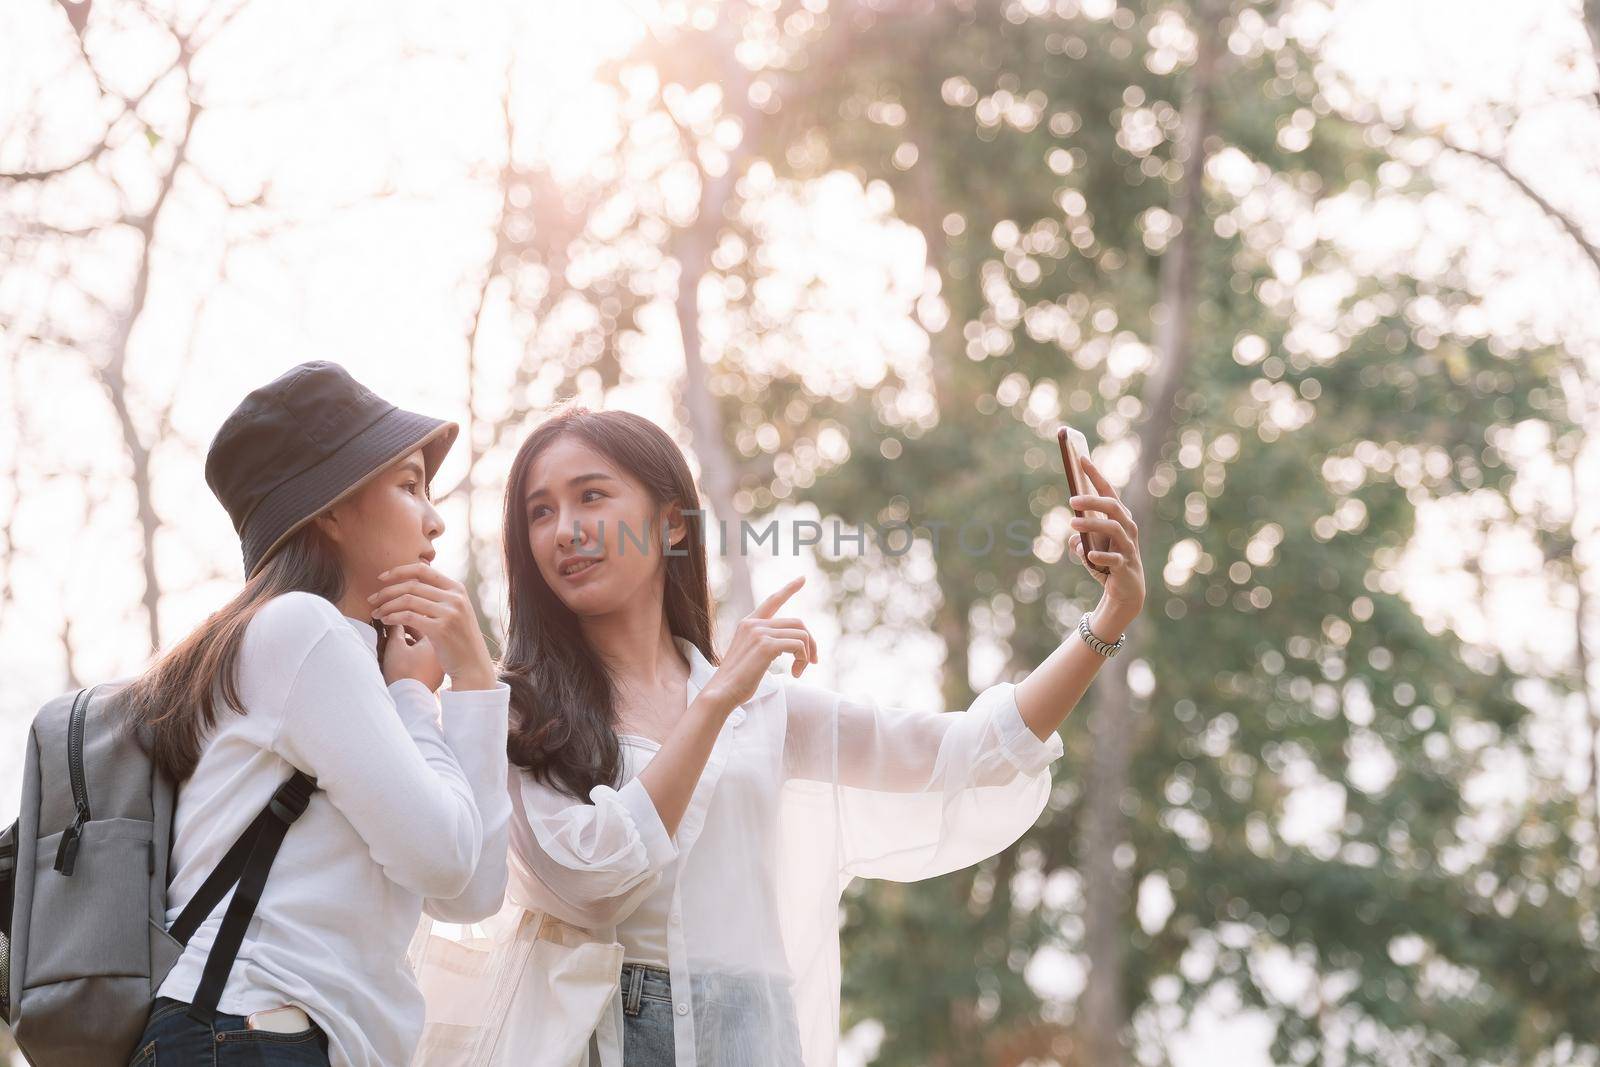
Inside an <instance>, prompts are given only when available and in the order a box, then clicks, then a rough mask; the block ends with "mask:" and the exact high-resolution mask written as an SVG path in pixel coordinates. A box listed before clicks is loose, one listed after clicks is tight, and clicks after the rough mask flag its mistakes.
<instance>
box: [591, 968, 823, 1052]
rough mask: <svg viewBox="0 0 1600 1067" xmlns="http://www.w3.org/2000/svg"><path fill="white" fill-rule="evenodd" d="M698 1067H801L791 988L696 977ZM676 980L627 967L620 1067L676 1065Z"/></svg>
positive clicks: (693, 984) (733, 978) (661, 971)
mask: <svg viewBox="0 0 1600 1067" xmlns="http://www.w3.org/2000/svg"><path fill="white" fill-rule="evenodd" d="M690 985H691V987H692V989H693V992H694V1001H695V1005H696V1008H695V1040H696V1043H697V1045H698V1046H699V1047H698V1048H697V1049H696V1050H695V1053H696V1054H695V1064H696V1065H697V1067H754V1065H758V1064H759V1065H760V1067H800V1028H799V1024H798V1022H797V1020H796V1018H795V1011H794V1002H793V1000H791V999H790V996H789V990H788V989H787V988H786V987H784V986H782V985H777V984H774V983H772V982H768V981H764V980H761V979H756V978H746V977H742V976H736V975H725V974H706V975H698V974H697V975H694V976H693V979H692V980H691V983H690ZM673 1018H674V1015H673V1005H672V978H671V975H670V974H669V973H668V972H667V971H666V969H665V968H662V967H652V966H650V965H648V964H643V963H625V964H623V965H622V1062H623V1067H676V1063H677V1060H676V1059H675V1058H674V1044H675V1042H674V1039H673Z"/></svg>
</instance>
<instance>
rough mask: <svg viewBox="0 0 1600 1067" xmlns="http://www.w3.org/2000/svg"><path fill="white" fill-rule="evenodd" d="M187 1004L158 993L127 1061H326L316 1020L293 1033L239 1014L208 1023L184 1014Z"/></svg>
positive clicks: (216, 1065)
mask: <svg viewBox="0 0 1600 1067" xmlns="http://www.w3.org/2000/svg"><path fill="white" fill-rule="evenodd" d="M188 1012H189V1005H187V1004H185V1003H184V1002H183V1001H181V1000H173V999H172V998H171V997H160V998H158V999H157V1000H156V1002H155V1004H154V1005H153V1006H152V1007H151V1009H150V1021H149V1022H148V1023H146V1024H145V1028H144V1036H143V1037H141V1038H139V1045H138V1048H137V1050H136V1051H135V1052H134V1054H133V1059H131V1060H129V1061H128V1067H200V1065H202V1064H203V1065H205V1067H279V1065H287V1067H302V1065H303V1067H328V1037H327V1035H326V1034H324V1033H323V1032H322V1030H321V1028H319V1027H318V1026H317V1025H316V1024H315V1023H313V1024H312V1026H311V1029H309V1030H301V1031H300V1032H298V1033H293V1034H274V1033H270V1032H268V1031H266V1030H251V1029H249V1028H248V1027H247V1026H246V1025H245V1017H244V1016H243V1015H221V1014H219V1015H218V1016H217V1017H216V1019H214V1020H213V1021H212V1023H211V1025H209V1026H207V1025H206V1024H205V1023H197V1022H195V1021H194V1020H193V1019H191V1018H189V1015H188Z"/></svg>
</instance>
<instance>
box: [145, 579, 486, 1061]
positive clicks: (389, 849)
mask: <svg viewBox="0 0 1600 1067" xmlns="http://www.w3.org/2000/svg"><path fill="white" fill-rule="evenodd" d="M377 642H378V634H377V631H376V630H375V629H374V628H373V627H372V626H371V625H370V624H369V623H365V622H362V621H360V620H358V619H350V618H346V617H345V616H344V615H342V614H340V613H339V609H338V608H337V607H335V606H334V605H333V603H332V602H331V601H329V600H327V599H325V598H323V597H320V596H316V595H314V594H311V593H286V594H284V595H282V596H278V597H274V598H273V599H272V600H270V601H268V602H267V603H266V604H264V605H262V607H261V608H260V610H259V611H258V612H257V613H256V616H255V617H254V618H253V619H251V621H250V623H249V625H248V626H247V627H246V628H245V634H244V641H243V645H242V647H241V650H240V657H239V675H238V683H239V696H240V698H241V701H242V703H243V706H244V707H245V708H246V709H248V713H247V714H243V715H240V714H236V713H234V712H233V711H232V710H224V709H227V705H226V704H225V703H224V704H222V707H221V708H219V711H220V712H221V713H220V714H219V716H218V720H217V728H216V730H215V732H214V733H213V735H212V736H211V737H210V738H209V740H208V742H207V744H206V747H205V750H204V751H203V752H202V753H201V756H200V761H199V763H198V764H197V765H196V766H195V770H194V774H193V775H192V776H191V777H190V778H189V779H188V780H187V781H186V782H184V783H183V785H182V786H181V787H180V789H179V790H178V800H177V813H176V822H175V826H174V837H173V848H172V868H171V869H172V872H173V873H172V878H171V882H170V883H169V885H168V887H167V922H168V924H169V925H170V924H171V923H172V922H173V921H174V920H175V919H176V918H177V917H178V915H179V913H180V912H182V910H183V906H184V905H185V904H186V903H188V901H189V898H190V897H192V896H193V895H194V893H195V890H197V889H198V888H199V887H200V884H201V883H202V882H203V881H204V880H205V878H206V876H207V875H209V874H210V873H211V870H212V868H214V867H215V866H216V864H217V862H218V861H219V860H220V859H221V858H222V856H223V854H224V853H225V852H226V851H227V850H228V848H229V847H230V846H231V845H232V844H233V842H234V841H235V840H236V839H237V838H238V836H239V834H240V833H242V832H243V831H244V829H245V827H246V826H248V825H249V823H250V821H251V820H252V819H253V818H254V817H255V816H256V814H257V813H259V812H260V810H261V809H262V807H264V806H265V805H266V803H267V801H268V800H269V799H271V797H272V794H273V793H274V792H275V791H276V790H277V788H278V786H280V785H281V784H283V782H284V780H285V779H287V778H288V777H289V776H290V775H291V774H292V773H293V772H294V770H295V769H299V770H302V771H305V772H306V773H307V774H309V775H311V776H313V777H315V778H316V779H317V787H318V788H317V791H316V793H315V794H313V796H312V798H311V803H310V805H309V806H308V807H307V808H306V810H305V813H304V814H303V815H301V816H300V818H299V820H298V821H297V822H295V824H294V825H293V826H291V827H290V828H289V832H288V834H287V835H286V836H285V837H284V839H283V846H282V848H281V849H280V850H279V852H278V855H277V858H276V859H275V860H274V861H273V864H272V873H271V874H270V876H269V877H268V878H267V885H266V889H265V890H264V892H263V893H262V897H261V903H260V905H259V906H258V907H257V908H256V913H255V918H254V919H253V920H252V921H251V923H250V925H249V928H248V929H247V931H246V933H245V938H244V943H243V945H242V946H241V947H240V950H239V956H238V959H237V960H235V962H234V965H233V969H232V971H231V972H229V977H228V982H227V985H226V987H225V988H224V990H223V993H222V999H221V1002H220V1004H219V1005H218V1008H219V1010H220V1011H222V1012H225V1013H228V1014H233V1015H247V1014H249V1013H251V1012H256V1011H261V1010H264V1009H267V1008H275V1007H279V1006H281V1005H284V1004H296V1005H299V1006H300V1007H301V1008H303V1009H305V1011H306V1013H307V1014H308V1015H310V1016H311V1018H312V1020H313V1021H314V1022H316V1024H317V1025H318V1026H320V1027H322V1029H323V1030H325V1031H326V1032H327V1035H328V1041H329V1057H330V1059H331V1061H332V1063H333V1065H334V1067H345V1065H354V1067H392V1065H394V1064H404V1063H405V1062H406V1061H407V1060H409V1059H410V1057H411V1051H412V1049H413V1047H414V1046H415V1045H416V1043H417V1039H418V1037H419V1035H420V1032H421V1029H422V1011H423V1004H422V996H421V994H420V992H419V991H418V989H417V986H416V983H415V981H414V980H413V978H412V976H411V974H410V973H409V972H408V971H407V970H406V968H405V967H404V965H403V959H404V956H405V951H406V946H407V944H408V942H409V941H410V939H411V936H412V933H413V931H415V929H416V927H417V922H418V920H419V919H420V918H421V914H422V910H423V907H424V903H425V902H426V904H427V906H428V911H429V912H430V914H434V915H436V916H438V917H440V918H443V919H446V920H448V921H470V920H473V919H477V918H479V917H482V916H484V915H488V914H492V913H493V912H494V911H495V910H496V908H497V907H498V906H499V904H500V900H501V896H502V893H503V892H504V886H505V841H506V819H507V816H508V815H509V804H508V802H507V797H506V790H505V782H506V773H507V772H506V709H507V705H508V703H509V699H510V690H509V688H508V687H507V686H506V685H504V684H503V683H502V684H500V685H499V686H498V687H497V688H495V689H488V690H481V691H468V692H460V693H457V692H452V691H450V690H445V691H443V692H442V693H441V694H440V696H441V699H442V701H443V705H444V714H443V726H442V727H441V725H440V721H439V717H440V706H439V705H440V701H439V700H436V699H435V698H434V695H433V694H432V693H431V692H429V690H428V688H427V686H425V685H423V684H422V683H421V682H416V681H411V680H405V681H400V682H396V683H395V684H394V685H391V686H388V687H385V686H384V682H383V675H382V672H381V670H380V668H379V666H378V660H377ZM220 693H221V689H220V686H219V688H218V696H219V700H220ZM232 898H233V895H232V893H231V892H230V893H229V894H228V896H227V897H225V898H224V899H223V901H222V902H221V903H220V904H218V905H217V907H216V909H215V910H214V911H213V912H212V914H211V916H210V917H209V918H207V919H206V921H205V922H203V923H202V924H201V925H200V928H199V929H198V930H197V931H195V934H194V937H193V938H192V939H191V940H190V942H189V945H188V948H187V950H186V951H185V952H184V953H183V955H182V957H181V958H180V959H179V960H178V963H177V965H176V966H174V967H173V969H172V971H171V973H170V974H168V975H167V978H166V980H165V981H164V982H163V983H162V984H161V989H160V991H159V995H160V996H167V997H175V998H177V999H178V1000H182V1001H188V1000H190V999H191V998H192V997H193V996H194V992H195V989H196V987H197V986H198V985H199V983H200V973H201V970H202V968H203V967H204V965H205V959H206V956H207V955H208V954H209V952H210V950H211V945H212V943H213V941H214V940H215V938H216V933H217V929H218V927H219V926H220V925H221V923H222V916H223V915H224V913H225V912H226V911H227V907H228V903H229V901H231V900H232Z"/></svg>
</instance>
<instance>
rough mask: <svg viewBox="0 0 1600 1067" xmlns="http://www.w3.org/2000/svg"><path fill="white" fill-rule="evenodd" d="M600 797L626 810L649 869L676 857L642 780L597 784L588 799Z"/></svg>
mask: <svg viewBox="0 0 1600 1067" xmlns="http://www.w3.org/2000/svg"><path fill="white" fill-rule="evenodd" d="M603 798H604V799H612V800H614V801H615V802H616V803H617V805H618V806H619V807H621V809H622V810H623V811H624V812H625V813H626V814H627V816H628V818H629V820H630V821H631V822H632V824H633V831H634V834H635V835H636V836H637V837H638V838H639V841H640V842H641V843H642V844H643V845H644V854H645V866H646V867H647V868H648V869H649V870H652V871H656V870H660V869H661V868H662V867H665V866H666V865H667V864H669V863H671V862H672V861H673V860H675V859H677V857H678V846H677V845H676V844H674V843H673V840H672V837H671V835H670V834H668V833H667V827H666V824H665V823H663V822H662V821H661V813H660V812H658V811H656V802H655V801H654V800H652V799H651V798H650V791H649V790H647V789H645V787H644V783H643V782H641V781H639V779H637V778H634V779H632V780H631V781H629V782H628V783H627V784H626V785H624V786H623V787H622V788H621V789H612V788H611V787H610V786H606V785H597V786H595V787H594V789H592V790H590V792H589V799H590V800H593V801H594V802H595V803H596V804H599V803H601V802H602V799H603Z"/></svg>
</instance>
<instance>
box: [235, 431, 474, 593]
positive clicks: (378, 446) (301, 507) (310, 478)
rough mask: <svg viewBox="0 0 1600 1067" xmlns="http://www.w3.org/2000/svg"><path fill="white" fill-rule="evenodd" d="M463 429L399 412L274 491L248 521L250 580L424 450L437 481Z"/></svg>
mask: <svg viewBox="0 0 1600 1067" xmlns="http://www.w3.org/2000/svg"><path fill="white" fill-rule="evenodd" d="M460 430H461V428H460V427H459V426H457V425H456V424H455V423H453V422H446V421H444V420H441V419H434V418H429V417H428V416H426V415H418V414H416V413H415V412H412V411H405V410H403V409H401V408H394V409H393V410H391V411H389V412H387V413H386V414H384V415H383V416H381V417H380V418H378V419H377V420H376V421H375V422H373V424H372V425H371V426H368V427H367V428H366V429H364V430H362V431H361V432H360V433H358V434H356V435H355V436H354V437H352V438H351V439H350V440H349V441H347V442H345V444H344V445H343V446H342V447H341V448H340V449H339V450H338V451H337V452H335V453H334V454H333V455H331V456H329V457H327V458H326V459H324V460H323V461H322V462H320V463H318V464H316V465H315V466H313V467H310V468H308V469H307V470H304V471H302V472H301V473H299V474H297V475H295V476H294V477H293V478H290V479H289V480H288V481H286V482H284V483H283V484H282V485H280V486H278V487H277V488H275V489H273V490H272V492H270V493H268V494H267V495H266V497H264V498H263V499H262V501H261V503H260V504H259V505H257V506H256V508H255V510H254V511H253V512H252V513H251V514H250V517H249V518H248V519H247V520H246V529H245V531H244V536H243V538H242V541H243V542H244V544H243V547H244V558H245V572H246V578H247V579H248V578H254V577H255V575H256V572H257V571H259V570H260V569H261V567H262V565H263V564H265V563H266V562H267V560H269V559H271V558H272V554H273V553H274V552H276V551H277V550H278V549H280V548H282V547H283V545H284V543H285V542H287V541H288V540H289V538H291V537H293V536H294V534H295V532H296V531H297V530H299V529H300V528H301V527H302V526H304V525H305V524H306V523H308V522H310V521H311V520H312V519H313V518H315V517H316V516H318V515H320V514H322V513H323V512H324V511H326V510H328V509H329V508H331V507H333V506H334V505H335V504H337V503H339V502H340V501H341V500H345V499H347V498H348V497H349V496H351V494H353V493H356V492H358V491H359V490H360V489H361V488H362V487H363V486H365V485H366V484H367V483H368V482H370V481H372V479H374V478H376V477H377V476H378V475H379V474H382V473H383V472H384V471H385V470H386V469H388V467H389V466H390V465H391V464H393V463H396V462H398V461H400V460H401V459H403V458H405V457H406V456H408V455H410V454H411V453H412V452H415V451H416V450H417V449H419V448H420V449H422V457H423V465H424V467H425V468H426V470H425V472H424V477H425V478H426V479H427V480H428V481H429V482H432V481H433V475H434V472H435V471H437V470H438V469H439V464H440V463H441V462H442V461H443V459H444V456H445V453H447V452H449V451H450V446H451V445H452V444H454V443H455V439H456V435H457V434H458V433H459V432H460Z"/></svg>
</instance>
